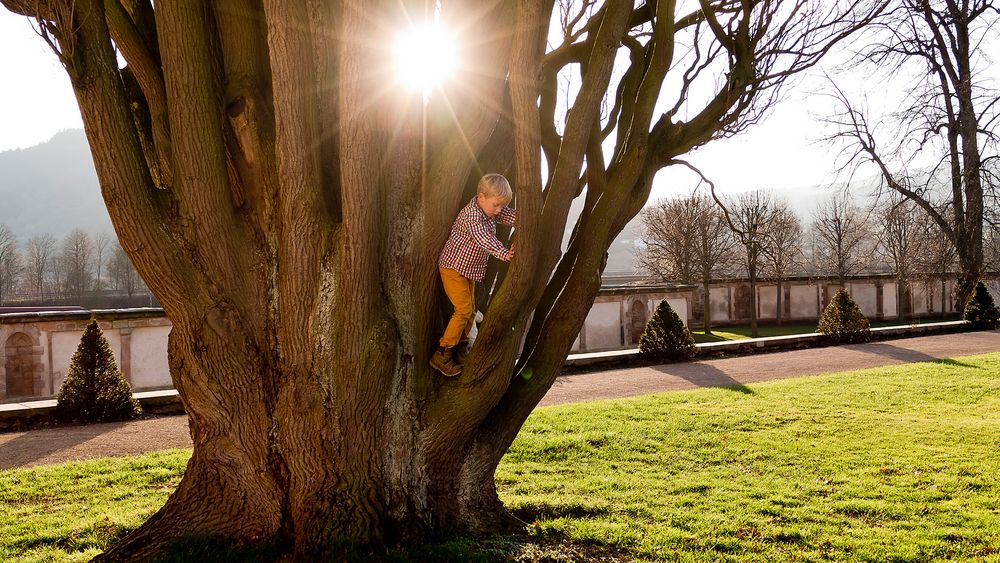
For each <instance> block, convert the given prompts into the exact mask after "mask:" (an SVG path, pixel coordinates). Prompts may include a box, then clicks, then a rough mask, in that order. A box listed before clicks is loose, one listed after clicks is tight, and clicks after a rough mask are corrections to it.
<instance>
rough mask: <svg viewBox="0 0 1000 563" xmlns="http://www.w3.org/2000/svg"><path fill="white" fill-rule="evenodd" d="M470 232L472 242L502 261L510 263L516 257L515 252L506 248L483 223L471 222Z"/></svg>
mask: <svg viewBox="0 0 1000 563" xmlns="http://www.w3.org/2000/svg"><path fill="white" fill-rule="evenodd" d="M469 232H470V233H472V240H474V241H476V244H478V245H479V246H481V247H482V248H483V250H485V251H486V252H489V253H490V254H492V255H493V256H496V257H497V258H499V259H500V260H504V261H507V262H509V261H510V259H511V258H512V257H513V256H514V252H513V251H511V250H509V249H508V248H507V247H506V246H504V245H503V243H502V242H500V241H499V240H498V239H497V237H496V235H494V234H493V233H491V232H490V231H488V230H487V229H486V227H485V226H484V225H483V224H482V223H480V222H478V221H470V222H469Z"/></svg>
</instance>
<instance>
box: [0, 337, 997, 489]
mask: <svg viewBox="0 0 1000 563" xmlns="http://www.w3.org/2000/svg"><path fill="white" fill-rule="evenodd" d="M997 351H1000V331H988V332H972V333H959V334H945V335H937V336H922V337H917V338H905V339H900V340H890V341H885V342H875V343H871V344H856V345H850V346H838V347H831V348H813V349H807V350H794V351H790V352H776V353H771V354H760V355H754V356H740V357H734V358H725V359H719V360H706V361H700V362H689V363H683V364H666V365H661V366H652V367H639V368H631V369H617V370H606V371H600V372H591V373H582V374H575V375H565V376H562V377H560V378H558V379H557V380H556V382H555V384H554V385H553V386H552V389H550V390H549V393H548V394H547V395H546V396H545V398H543V399H542V402H541V403H540V406H547V405H557V404H562V403H576V402H582V401H593V400H597V399H615V398H620V397H631V396H635V395H645V394H648V393H657V392H662V391H675V390H680V389H692V388H695V387H716V386H728V385H740V384H746V383H755V382H760V381H767V380H771V379H781V378H787V377H799V376H804V375H818V374H821V373H828V372H832V371H844V370H852V369H861V368H869V367H878V366H887V365H894V364H902V363H911V362H924V361H930V360H937V359H941V358H950V357H956V356H969V355H973V354H984V353H987V352H997ZM190 447H191V437H190V435H189V433H188V428H187V418H186V417H185V416H183V415H181V416H160V417H150V418H145V419H142V420H137V421H132V422H117V423H108V424H92V425H89V426H73V427H62V428H48V429H41V430H31V431H28V432H12V433H6V434H0V469H8V468H12V467H31V466H35V465H46V464H52V463H62V462H66V461H72V460H80V459H90V458H98V457H108V456H120V455H135V454H141V453H145V452H149V451H156V450H165V449H170V448H190Z"/></svg>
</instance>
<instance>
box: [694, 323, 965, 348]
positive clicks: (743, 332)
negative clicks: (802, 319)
mask: <svg viewBox="0 0 1000 563" xmlns="http://www.w3.org/2000/svg"><path fill="white" fill-rule="evenodd" d="M941 320H942V319H940V318H937V317H934V318H926V319H913V320H912V321H900V320H897V319H892V320H882V321H870V322H871V326H872V328H875V327H881V326H899V325H908V324H920V323H935V322H940V321H941ZM947 320H957V317H956V318H949V319H947ZM810 332H816V323H785V324H782V325H780V326H779V325H774V324H761V325H758V326H757V334H758V336H759V337H760V338H763V337H765V336H789V335H792V334H808V333H810ZM691 336H693V337H694V341H695V342H697V343H699V344H700V343H703V342H721V341H723V340H746V339H748V338H750V337H751V336H750V325H740V326H723V327H718V328H713V329H712V332H711V333H709V334H705V331H704V330H692V331H691Z"/></svg>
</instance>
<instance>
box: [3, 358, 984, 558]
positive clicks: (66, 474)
mask: <svg viewBox="0 0 1000 563" xmlns="http://www.w3.org/2000/svg"><path fill="white" fill-rule="evenodd" d="M998 373H1000V354H989V355H983V356H976V357H970V358H961V359H959V360H945V361H940V362H931V363H921V364H910V365H905V366H896V367H891V368H878V369H870V370H864V371H856V372H847V373H840V374H832V375H825V376H818V377H808V378H799V379H788V380H782V381H775V382H769V383H764V384H756V385H750V386H747V387H746V388H741V389H739V390H735V389H724V388H721V389H720V388H715V389H701V390H694V391H680V392H673V393H666V394H660V395H652V396H647V397H640V398H635V399H628V400H617V401H601V402H593V403H585V404H579V405H566V406H558V407H546V408H540V409H538V410H537V411H536V412H535V413H534V414H533V415H532V416H531V417H530V418H529V420H528V422H527V424H526V425H525V427H524V429H523V430H522V432H521V434H520V435H519V436H518V438H517V440H516V441H515V442H514V445H513V446H512V447H511V449H510V452H509V453H508V455H507V456H506V457H505V458H504V460H503V462H502V463H501V464H500V467H499V468H498V471H497V485H498V487H499V489H500V492H501V496H502V498H503V499H504V501H505V502H506V503H507V505H508V506H509V507H510V508H511V509H512V510H513V511H514V513H515V514H517V515H518V516H520V517H521V518H522V519H524V520H526V521H527V522H529V523H530V525H529V526H528V530H529V537H530V538H531V540H532V541H534V542H536V543H531V542H530V541H529V542H524V541H523V540H517V541H509V540H503V539H501V540H498V541H499V543H498V544H494V546H495V545H507V546H508V548H509V549H510V550H511V551H508V556H510V557H515V556H520V557H522V558H530V557H537V554H538V550H539V548H538V546H539V545H541V546H547V547H545V548H544V549H547V550H549V552H548V556H549V557H550V559H549V560H560V559H559V553H558V551H559V549H562V548H561V547H560V546H569V547H566V549H573V547H572V546H581V545H582V546H592V547H593V548H594V549H598V550H601V549H618V550H623V551H625V552H627V553H628V554H629V555H631V556H632V557H635V558H636V559H638V560H653V561H676V560H680V561H718V560H732V561H763V560H774V561H822V560H835V561H843V560H851V561H927V560H933V559H958V560H977V561H1000V376H998V375H997V374H998ZM187 456H188V453H187V452H166V453H159V454H154V455H148V456H141V457H138V458H131V459H111V460H98V461H91V462H85V463H71V464H67V465H63V466H53V467H43V468H35V469H22V470H7V471H0V510H2V511H0V560H3V561H7V560H26V561H68V560H85V559H87V558H89V557H92V556H93V555H95V554H96V553H97V550H99V549H100V548H101V547H102V546H104V545H106V544H107V543H108V542H109V541H111V540H113V539H114V538H115V537H117V536H118V535H120V534H122V533H125V532H126V531H127V530H128V529H131V528H132V527H134V526H137V525H138V524H139V522H140V521H141V520H142V519H143V518H144V517H146V516H147V515H149V514H150V513H152V512H153V511H154V510H155V509H156V507H157V506H159V505H160V504H161V503H162V502H163V501H164V500H165V498H166V495H167V494H168V493H169V491H170V490H171V489H172V488H173V487H174V486H175V485H176V483H177V481H178V479H179V477H180V474H181V472H182V471H183V466H184V462H185V461H186V459H187ZM505 541H506V542H507V543H504V542H505ZM453 543H454V544H457V545H459V546H460V547H461V546H462V545H464V546H466V548H468V546H471V545H475V543H474V542H465V543H464V544H463V542H453ZM553 546H555V547H553ZM452 548H453V549H454V545H453V546H452ZM552 550H555V552H554V553H553V551H552ZM532 554H534V555H532ZM467 555H468V554H466V556H467ZM461 557H464V556H457V559H458V560H460V559H461Z"/></svg>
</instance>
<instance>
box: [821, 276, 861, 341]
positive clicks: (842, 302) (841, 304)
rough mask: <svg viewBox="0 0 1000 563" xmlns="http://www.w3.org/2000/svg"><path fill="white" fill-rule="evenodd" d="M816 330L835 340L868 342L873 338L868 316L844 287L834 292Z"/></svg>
mask: <svg viewBox="0 0 1000 563" xmlns="http://www.w3.org/2000/svg"><path fill="white" fill-rule="evenodd" d="M816 330H817V331H818V332H821V333H823V334H825V335H826V336H827V337H829V338H830V339H831V340H833V341H834V342H844V343H849V342H868V341H869V340H871V339H872V331H871V325H870V324H869V323H868V318H867V317H865V314H864V313H862V312H861V308H860V307H858V304H857V303H855V302H854V299H851V295H850V294H849V293H847V291H845V290H843V289H841V290H840V291H838V292H837V293H836V294H834V296H833V299H831V300H830V303H829V304H827V306H826V309H825V310H824V311H823V316H822V317H820V319H819V327H817V329H816Z"/></svg>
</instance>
